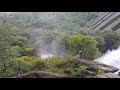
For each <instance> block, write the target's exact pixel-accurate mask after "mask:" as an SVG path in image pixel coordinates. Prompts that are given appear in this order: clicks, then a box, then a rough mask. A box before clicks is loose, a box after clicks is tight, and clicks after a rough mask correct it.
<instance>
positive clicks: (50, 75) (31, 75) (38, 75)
mask: <svg viewBox="0 0 120 90" xmlns="http://www.w3.org/2000/svg"><path fill="white" fill-rule="evenodd" d="M67 77H68V76H67V75H65V74H59V73H52V72H42V71H34V72H30V73H26V74H21V75H18V76H16V78H67Z"/></svg>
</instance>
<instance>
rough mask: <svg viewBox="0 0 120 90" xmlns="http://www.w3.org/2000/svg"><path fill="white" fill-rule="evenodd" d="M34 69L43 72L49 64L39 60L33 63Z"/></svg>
mask: <svg viewBox="0 0 120 90" xmlns="http://www.w3.org/2000/svg"><path fill="white" fill-rule="evenodd" d="M31 64H32V69H34V70H42V69H43V68H45V67H47V63H46V61H45V60H42V59H37V60H34V61H32V62H31Z"/></svg>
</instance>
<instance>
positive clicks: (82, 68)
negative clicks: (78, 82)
mask: <svg viewBox="0 0 120 90" xmlns="http://www.w3.org/2000/svg"><path fill="white" fill-rule="evenodd" d="M86 69H87V67H86V66H84V65H83V66H80V67H79V68H78V69H77V71H72V77H74V78H83V77H84V73H85V71H86Z"/></svg>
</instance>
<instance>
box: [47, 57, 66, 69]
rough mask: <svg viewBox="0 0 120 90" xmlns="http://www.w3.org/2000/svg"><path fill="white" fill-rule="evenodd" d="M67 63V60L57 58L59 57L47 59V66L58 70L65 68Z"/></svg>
mask: <svg viewBox="0 0 120 90" xmlns="http://www.w3.org/2000/svg"><path fill="white" fill-rule="evenodd" d="M67 63H68V60H65V59H64V58H59V57H53V58H49V60H48V64H49V65H50V66H55V67H59V68H63V67H66V65H67Z"/></svg>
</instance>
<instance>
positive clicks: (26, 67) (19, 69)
mask: <svg viewBox="0 0 120 90" xmlns="http://www.w3.org/2000/svg"><path fill="white" fill-rule="evenodd" d="M9 68H12V69H13V70H14V71H15V72H16V74H22V73H25V72H28V71H31V63H29V62H26V61H24V60H23V59H21V58H16V59H15V60H12V61H11V62H10V63H9Z"/></svg>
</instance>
